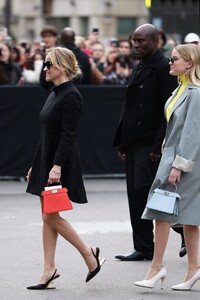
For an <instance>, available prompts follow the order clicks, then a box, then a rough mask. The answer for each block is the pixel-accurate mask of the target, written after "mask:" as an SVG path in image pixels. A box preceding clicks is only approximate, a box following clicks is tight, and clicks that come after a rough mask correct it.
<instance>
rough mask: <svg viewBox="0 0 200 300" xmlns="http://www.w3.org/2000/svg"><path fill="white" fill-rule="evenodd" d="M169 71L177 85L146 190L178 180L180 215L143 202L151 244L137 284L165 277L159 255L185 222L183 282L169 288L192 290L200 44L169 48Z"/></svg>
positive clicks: (199, 270)
mask: <svg viewBox="0 0 200 300" xmlns="http://www.w3.org/2000/svg"><path fill="white" fill-rule="evenodd" d="M170 74H171V75H173V76H178V79H179V83H180V84H179V86H178V88H177V89H176V90H175V91H174V92H173V94H172V96H171V97H170V98H169V100H168V101H167V103H166V105H165V115H166V119H167V122H168V126H167V131H166V136H165V141H164V143H163V144H164V145H163V153H162V159H161V161H160V166H159V168H158V171H157V174H156V178H155V180H154V182H153V185H152V187H151V190H150V192H149V198H150V197H151V195H152V193H153V191H154V189H155V188H157V187H158V186H159V185H161V184H164V183H166V182H167V186H166V189H167V188H171V187H170V185H175V184H176V185H177V187H178V189H177V191H178V193H179V194H180V196H181V200H180V203H179V215H178V216H172V215H169V214H166V213H161V212H158V211H155V210H151V209H148V208H146V209H145V211H144V213H143V215H142V218H144V219H150V220H153V219H155V249H154V257H153V261H152V265H151V267H150V269H149V271H148V273H147V275H146V277H145V279H144V280H142V281H137V282H135V285H137V286H141V287H148V288H153V287H155V285H156V284H157V282H158V281H159V280H161V281H162V282H163V280H164V279H165V277H166V274H167V272H166V269H165V267H164V266H163V256H164V252H165V248H166V245H167V241H168V237H169V232H170V225H171V223H179V224H183V228H184V236H185V242H186V249H187V254H188V270H187V274H186V276H185V279H184V281H183V283H181V284H178V285H175V286H173V287H172V289H173V290H190V289H191V288H192V286H193V285H194V284H195V282H196V281H198V280H200V267H199V263H198V250H199V227H198V226H199V225H200V171H199V170H200V48H199V46H197V45H194V44H187V45H178V46H176V47H175V48H174V49H173V51H172V58H171V59H170Z"/></svg>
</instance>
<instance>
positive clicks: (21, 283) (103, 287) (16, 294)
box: [0, 179, 200, 300]
mask: <svg viewBox="0 0 200 300" xmlns="http://www.w3.org/2000/svg"><path fill="white" fill-rule="evenodd" d="M85 185H86V189H87V194H88V199H89V204H86V205H75V204H74V210H73V211H70V212H64V213H63V214H62V215H63V216H64V217H65V218H66V219H68V220H70V222H71V223H72V224H73V226H74V227H75V228H76V229H77V230H78V231H79V232H80V234H81V236H82V238H83V239H84V240H85V242H86V243H87V244H88V245H91V246H99V247H100V248H101V256H105V257H106V259H107V261H106V263H105V264H104V266H103V268H102V271H101V272H100V273H99V274H98V276H96V277H95V278H94V279H93V280H92V281H90V282H89V283H87V284H86V283H85V277H86V274H87V269H86V267H85V265H84V263H83V261H82V259H81V257H80V255H79V254H78V253H77V251H75V250H74V248H72V247H71V245H69V244H67V243H66V242H65V241H64V240H63V239H62V238H60V239H59V241H58V249H57V268H58V270H59V272H60V274H61V277H60V278H59V279H58V280H57V281H55V284H56V287H57V289H56V290H45V291H28V290H26V286H27V285H30V284H32V283H36V282H37V279H38V278H39V276H40V273H41V270H42V243H41V215H40V207H39V201H38V199H37V197H35V196H31V195H28V194H26V193H25V188H26V183H23V182H17V181H0V207H1V209H0V270H1V272H0V300H12V299H16V300H32V299H34V300H35V299H39V300H40V299H42V300H49V299H55V300H58V299H59V300H97V299H99V300H135V299H137V300H146V299H148V300H157V299H159V300H160V299H161V298H162V299H172V300H173V299H174V300H175V299H176V300H179V299H181V300H183V299H188V298H191V299H199V297H200V296H199V291H200V282H198V283H196V285H195V286H194V287H193V289H192V291H191V292H175V291H172V290H171V288H170V287H171V286H172V285H174V284H177V283H180V282H181V281H182V278H183V276H184V273H185V270H186V257H184V258H182V259H181V258H179V257H178V252H179V247H180V238H179V236H178V235H177V234H176V233H174V232H173V231H172V232H171V237H170V241H169V245H168V248H167V252H166V257H165V266H166V268H167V271H168V276H167V278H166V280H165V283H164V290H163V291H162V290H160V285H158V286H157V287H156V288H155V289H153V290H148V289H142V288H139V287H136V286H134V285H133V282H134V281H135V280H142V279H143V277H144V275H145V272H146V271H147V269H148V266H149V265H150V262H120V261H117V260H115V258H114V256H115V254H118V253H129V252H130V251H131V250H132V242H131V229H130V224H129V216H128V207H127V198H126V188H125V181H124V179H85Z"/></svg>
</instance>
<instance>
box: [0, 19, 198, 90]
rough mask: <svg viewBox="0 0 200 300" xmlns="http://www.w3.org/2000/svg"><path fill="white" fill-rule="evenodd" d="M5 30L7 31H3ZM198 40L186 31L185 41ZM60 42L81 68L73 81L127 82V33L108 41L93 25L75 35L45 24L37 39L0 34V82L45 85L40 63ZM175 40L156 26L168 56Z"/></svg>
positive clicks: (130, 60)
mask: <svg viewBox="0 0 200 300" xmlns="http://www.w3.org/2000/svg"><path fill="white" fill-rule="evenodd" d="M5 32H7V31H5ZM191 39H194V42H198V40H199V37H198V35H197V34H195V33H190V34H189V35H187V36H186V37H185V42H186V43H187V42H191ZM55 46H63V47H66V48H68V49H70V50H72V51H73V52H74V54H75V56H76V58H77V60H78V63H79V65H80V67H81V70H82V73H83V75H82V77H81V78H79V79H76V80H75V84H119V85H127V84H128V82H129V79H130V75H131V73H132V70H133V68H134V66H135V65H136V64H137V59H136V56H135V53H134V49H133V47H132V45H131V41H130V36H127V38H126V39H117V38H111V39H110V41H109V42H108V44H106V45H105V43H103V42H102V39H101V36H100V34H99V30H98V29H97V28H94V29H93V30H92V32H91V33H90V34H89V35H88V36H87V37H83V36H78V35H76V34H75V31H74V30H73V29H72V28H70V27H66V28H63V30H62V31H61V32H58V31H57V29H56V28H55V27H54V26H51V25H46V26H44V27H43V28H42V30H41V40H39V41H35V42H33V43H31V42H30V41H29V40H22V41H19V42H15V40H14V39H10V38H9V36H8V35H7V33H6V34H5V33H4V34H0V74H1V75H0V84H15V85H23V84H41V85H42V86H43V87H45V88H48V87H49V86H50V85H51V84H49V83H46V82H45V80H44V74H42V63H43V61H44V58H45V51H46V49H50V48H52V47H55ZM174 46H176V41H175V40H173V39H172V38H169V39H167V36H166V33H165V32H164V31H163V30H159V48H160V50H161V51H162V52H163V53H164V55H165V56H167V57H168V58H170V55H171V51H172V49H173V47H174Z"/></svg>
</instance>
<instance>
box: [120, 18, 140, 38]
mask: <svg viewBox="0 0 200 300" xmlns="http://www.w3.org/2000/svg"><path fill="white" fill-rule="evenodd" d="M135 27H136V18H133V17H130V18H125V17H123V18H122V17H120V18H118V27H117V34H118V36H119V37H120V36H126V37H127V36H128V35H129V34H131V32H133V30H134V29H135Z"/></svg>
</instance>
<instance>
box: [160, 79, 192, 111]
mask: <svg viewBox="0 0 200 300" xmlns="http://www.w3.org/2000/svg"><path fill="white" fill-rule="evenodd" d="M178 89H179V86H178V87H177V88H176V89H175V90H174V91H173V93H172V96H171V97H170V98H169V99H168V100H167V102H166V104H165V113H166V109H167V107H168V105H169V104H170V102H171V101H172V100H173V98H174V97H175V95H176V93H177V92H178ZM191 89H197V86H195V85H191V84H189V83H188V84H187V86H186V88H185V89H184V91H183V92H182V94H181V95H180V97H179V98H178V100H177V101H176V103H175V104H174V106H173V108H172V111H171V115H172V114H173V112H174V111H175V110H176V108H177V107H178V106H179V105H180V104H181V103H182V102H183V101H184V100H185V99H186V97H187V95H188V94H189V92H190V90H191Z"/></svg>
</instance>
